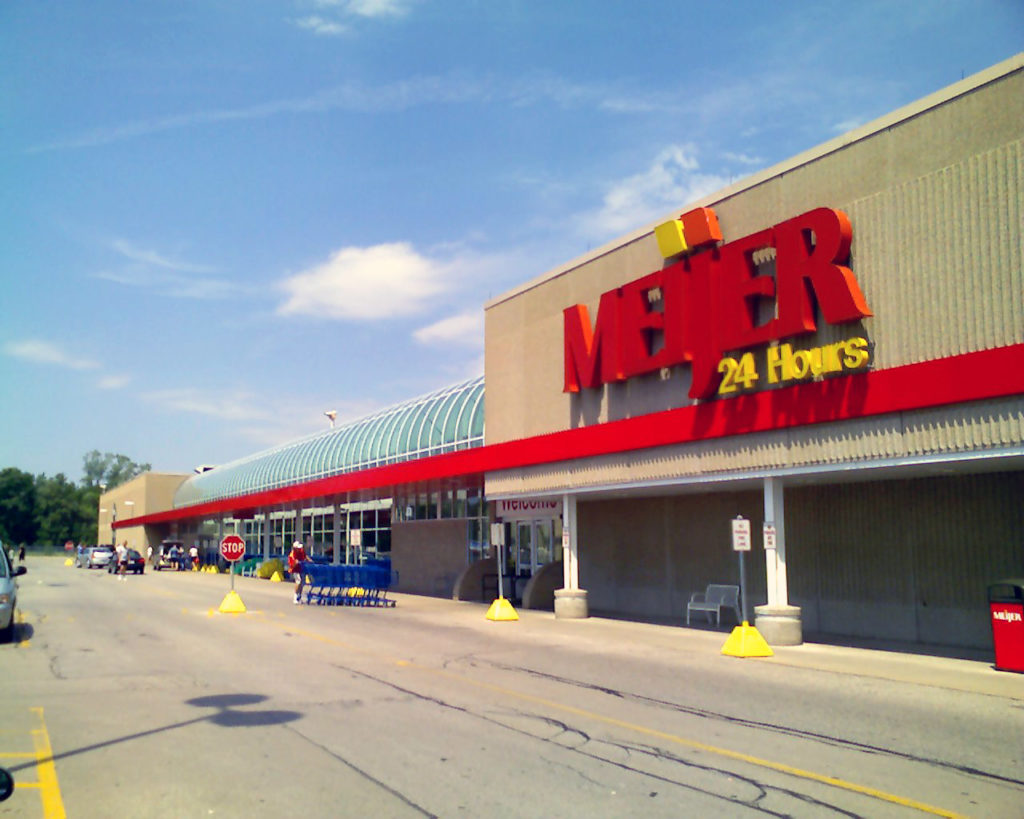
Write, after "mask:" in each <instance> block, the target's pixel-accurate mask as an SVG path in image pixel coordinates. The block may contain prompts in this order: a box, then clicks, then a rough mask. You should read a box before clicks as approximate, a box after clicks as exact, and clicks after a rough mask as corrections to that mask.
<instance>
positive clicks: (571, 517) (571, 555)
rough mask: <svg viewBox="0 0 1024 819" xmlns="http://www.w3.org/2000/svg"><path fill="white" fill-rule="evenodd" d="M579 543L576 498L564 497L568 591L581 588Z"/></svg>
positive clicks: (565, 569)
mask: <svg viewBox="0 0 1024 819" xmlns="http://www.w3.org/2000/svg"><path fill="white" fill-rule="evenodd" d="M578 548H579V543H578V541H577V538H576V496H575V495H563V496H562V564H563V584H564V587H565V588H567V589H578V588H579V587H580V569H579V552H578Z"/></svg>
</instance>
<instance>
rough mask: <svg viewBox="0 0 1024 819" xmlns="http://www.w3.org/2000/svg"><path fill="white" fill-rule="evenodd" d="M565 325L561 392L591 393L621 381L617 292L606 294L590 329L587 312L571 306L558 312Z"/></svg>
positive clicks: (581, 308)
mask: <svg viewBox="0 0 1024 819" xmlns="http://www.w3.org/2000/svg"><path fill="white" fill-rule="evenodd" d="M562 316H563V319H564V324H565V331H564V336H563V338H564V344H565V386H564V387H563V392H579V391H580V388H581V387H586V388H587V389H593V388H594V387H599V386H601V384H605V383H607V382H609V381H621V380H623V378H624V376H623V374H622V363H621V361H620V358H621V346H622V345H621V344H620V343H619V291H618V290H609V291H608V292H607V293H605V294H603V295H602V296H601V302H600V304H598V307H597V324H596V326H595V327H594V329H591V327H590V311H589V310H587V306H586V305H585V304H574V305H573V306H572V307H566V308H565V310H563V311H562Z"/></svg>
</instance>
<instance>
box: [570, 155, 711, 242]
mask: <svg viewBox="0 0 1024 819" xmlns="http://www.w3.org/2000/svg"><path fill="white" fill-rule="evenodd" d="M728 182H729V180H728V177H725V176H721V175H718V174H708V173H702V172H701V170H700V163H699V162H698V161H697V154H696V150H695V149H694V147H693V146H692V145H670V146H668V147H667V148H664V149H662V150H661V151H660V152H659V153H658V155H657V156H655V158H654V159H653V160H652V162H651V164H650V165H649V166H648V167H647V168H646V169H645V170H643V171H641V172H640V173H637V174H634V175H633V176H629V177H626V178H625V179H622V180H620V181H618V182H615V183H613V184H612V185H610V186H609V188H608V190H607V192H606V193H605V195H604V199H603V203H602V205H601V207H600V208H598V209H597V210H595V211H590V212H587V213H585V214H583V216H582V217H581V219H580V224H579V231H580V232H581V233H582V234H583V235H585V236H588V237H591V238H593V239H596V240H598V241H605V240H607V239H611V238H612V237H614V236H616V235H618V234H620V233H624V232H626V231H628V230H632V229H634V228H636V227H637V226H639V225H643V224H645V223H646V222H650V221H652V220H654V219H656V218H659V217H661V216H663V215H664V214H665V213H667V212H669V211H670V210H672V209H682V208H685V207H686V205H688V204H689V203H691V202H693V201H695V200H697V199H699V198H700V197H702V196H706V195H707V194H709V193H713V192H714V191H716V190H718V189H719V188H722V187H724V186H725V185H727V184H728Z"/></svg>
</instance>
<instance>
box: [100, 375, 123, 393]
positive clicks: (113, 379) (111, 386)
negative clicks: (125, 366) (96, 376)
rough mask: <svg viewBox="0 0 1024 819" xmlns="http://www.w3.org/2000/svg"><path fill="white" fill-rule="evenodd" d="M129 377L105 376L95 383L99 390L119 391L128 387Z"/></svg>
mask: <svg viewBox="0 0 1024 819" xmlns="http://www.w3.org/2000/svg"><path fill="white" fill-rule="evenodd" d="M131 380H132V379H131V377H130V376H127V375H106V376H104V377H103V378H101V379H100V380H99V381H97V382H96V386H97V387H99V388H100V389H101V390H119V389H121V388H122V387H125V386H127V385H128V383H129V382H130V381H131Z"/></svg>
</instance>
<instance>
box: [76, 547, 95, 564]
mask: <svg viewBox="0 0 1024 819" xmlns="http://www.w3.org/2000/svg"><path fill="white" fill-rule="evenodd" d="M95 548H96V547H95V546H82V547H80V548H79V550H78V551H77V552H75V568H76V569H86V568H88V567H89V555H91V554H92V550H93V549H95Z"/></svg>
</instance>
